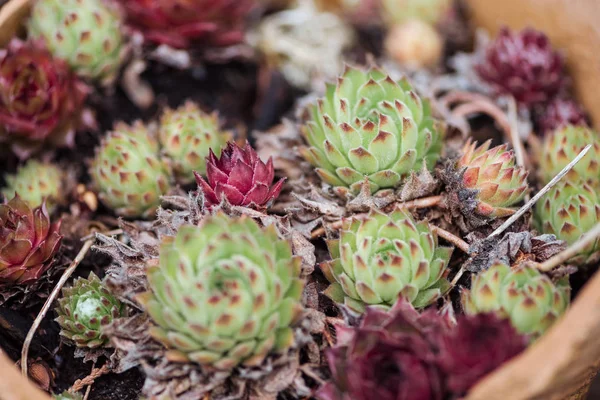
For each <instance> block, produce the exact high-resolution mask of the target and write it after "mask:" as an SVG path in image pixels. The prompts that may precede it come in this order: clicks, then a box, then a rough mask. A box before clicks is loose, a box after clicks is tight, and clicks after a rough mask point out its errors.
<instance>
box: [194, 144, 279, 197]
mask: <svg viewBox="0 0 600 400" xmlns="http://www.w3.org/2000/svg"><path fill="white" fill-rule="evenodd" d="M195 175H196V182H197V183H198V186H199V188H200V189H201V190H202V192H203V193H204V199H205V202H206V203H205V204H206V206H207V207H209V208H210V207H212V206H214V205H217V204H219V203H220V202H221V200H222V199H225V200H226V201H227V202H229V203H230V204H232V205H235V206H249V207H255V208H264V207H266V206H267V205H268V204H269V203H270V202H271V201H273V199H275V198H276V197H277V196H279V192H280V191H281V187H282V186H283V182H284V181H285V179H284V178H282V179H280V180H279V181H277V183H276V184H274V185H273V177H274V175H275V170H274V168H273V158H272V157H270V158H269V160H268V161H267V163H266V164H265V163H264V162H263V161H262V160H261V159H260V158H258V154H256V151H255V150H254V149H253V148H252V146H250V144H249V143H248V142H246V145H245V146H244V147H243V148H242V147H239V146H238V145H237V144H236V143H235V142H229V143H228V144H227V147H226V148H225V149H224V150H223V153H222V154H221V158H217V156H216V155H215V153H214V152H213V151H212V149H211V150H210V154H209V156H208V160H207V176H208V181H205V180H204V179H203V178H202V177H201V176H200V174H198V173H197V172H195Z"/></svg>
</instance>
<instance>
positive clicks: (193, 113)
mask: <svg viewBox="0 0 600 400" xmlns="http://www.w3.org/2000/svg"><path fill="white" fill-rule="evenodd" d="M158 139H159V141H160V143H161V145H162V151H163V153H164V154H165V156H167V157H168V158H169V159H171V165H172V167H173V172H174V173H175V175H176V176H177V178H178V180H179V181H180V182H182V183H184V184H187V183H191V182H193V181H194V171H196V172H198V173H199V174H201V175H204V174H206V157H208V153H209V151H210V150H211V149H212V151H213V152H214V153H215V155H216V156H220V155H221V149H222V148H223V146H224V145H225V143H227V141H228V140H230V139H231V134H230V133H229V132H225V131H222V130H221V128H220V124H219V117H218V115H217V113H216V112H214V113H212V114H206V113H204V112H203V111H202V110H200V108H199V107H198V106H197V105H196V104H195V103H194V102H192V101H187V102H186V103H185V104H184V105H183V106H181V107H179V108H178V109H176V110H171V109H167V110H166V111H165V112H164V113H163V115H162V117H161V120H160V128H159V131H158Z"/></svg>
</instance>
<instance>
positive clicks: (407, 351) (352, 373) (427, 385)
mask: <svg viewBox="0 0 600 400" xmlns="http://www.w3.org/2000/svg"><path fill="white" fill-rule="evenodd" d="M446 328H447V324H446V323H445V321H444V320H442V319H441V318H439V317H438V316H436V315H435V312H433V313H431V312H425V313H423V314H421V315H419V313H418V312H416V311H415V310H414V309H413V308H412V307H411V306H410V304H408V303H406V302H404V301H403V300H402V299H400V300H399V301H398V302H397V303H396V304H395V305H394V307H393V308H392V309H391V310H390V312H389V313H386V312H384V311H383V310H379V309H376V308H374V307H369V308H367V311H366V312H365V314H364V317H363V319H362V321H361V323H360V326H358V327H356V328H350V327H345V326H341V325H340V326H337V327H336V334H337V341H338V343H337V346H336V347H334V348H332V349H329V350H328V351H327V361H328V364H329V369H330V370H331V375H332V377H331V382H328V383H327V384H325V386H323V387H322V388H321V390H320V391H319V392H318V393H317V397H318V398H319V399H321V400H373V399H377V400H441V399H443V398H444V397H443V387H442V384H443V376H442V374H441V372H440V370H439V368H438V366H437V363H436V355H435V353H436V351H437V347H436V343H435V341H436V340H435V338H436V337H437V335H438V333H439V332H440V331H441V330H443V329H446Z"/></svg>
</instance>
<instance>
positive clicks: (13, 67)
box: [0, 39, 88, 158]
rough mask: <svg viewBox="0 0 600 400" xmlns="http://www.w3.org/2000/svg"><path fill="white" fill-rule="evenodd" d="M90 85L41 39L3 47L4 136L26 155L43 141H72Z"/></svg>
mask: <svg viewBox="0 0 600 400" xmlns="http://www.w3.org/2000/svg"><path fill="white" fill-rule="evenodd" d="M87 93H88V88H87V86H86V85H85V84H84V83H83V82H81V81H79V80H78V79H77V77H76V76H75V75H73V74H72V73H71V71H70V70H69V67H68V65H67V64H66V63H65V62H64V61H62V60H58V59H53V58H52V55H51V54H50V53H49V52H48V50H47V49H46V48H45V47H44V46H43V44H42V43H40V42H26V43H24V42H22V41H20V40H18V39H13V40H12V41H11V42H10V44H9V45H8V47H7V48H6V49H3V50H0V134H1V135H2V136H4V137H5V138H6V139H8V140H9V141H10V142H12V143H13V148H14V149H15V150H16V153H17V155H18V156H19V157H21V158H26V157H27V156H28V155H29V154H30V153H31V152H33V151H34V150H36V148H37V147H39V146H40V145H41V143H42V142H44V141H47V142H48V143H52V144H54V145H57V146H61V145H70V144H72V142H73V135H74V132H75V128H76V126H77V125H78V123H79V122H80V121H79V120H80V111H81V108H82V105H83V102H84V100H85V98H86V96H87Z"/></svg>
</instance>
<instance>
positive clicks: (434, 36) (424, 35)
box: [384, 20, 444, 69]
mask: <svg viewBox="0 0 600 400" xmlns="http://www.w3.org/2000/svg"><path fill="white" fill-rule="evenodd" d="M384 46H385V50H386V52H387V53H388V54H389V56H390V57H391V58H392V59H393V60H395V61H397V62H398V63H400V64H402V65H405V66H407V67H409V68H414V69H418V68H423V67H434V66H436V65H437V64H439V62H440V60H441V59H442V55H443V51H444V41H443V39H442V36H441V35H440V34H439V33H438V32H437V31H436V30H435V28H434V27H432V26H431V25H429V24H428V23H426V22H423V21H419V20H410V21H406V22H404V23H403V24H401V25H394V26H393V27H391V28H390V30H389V31H388V33H387V36H386V38H385V42H384Z"/></svg>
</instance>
